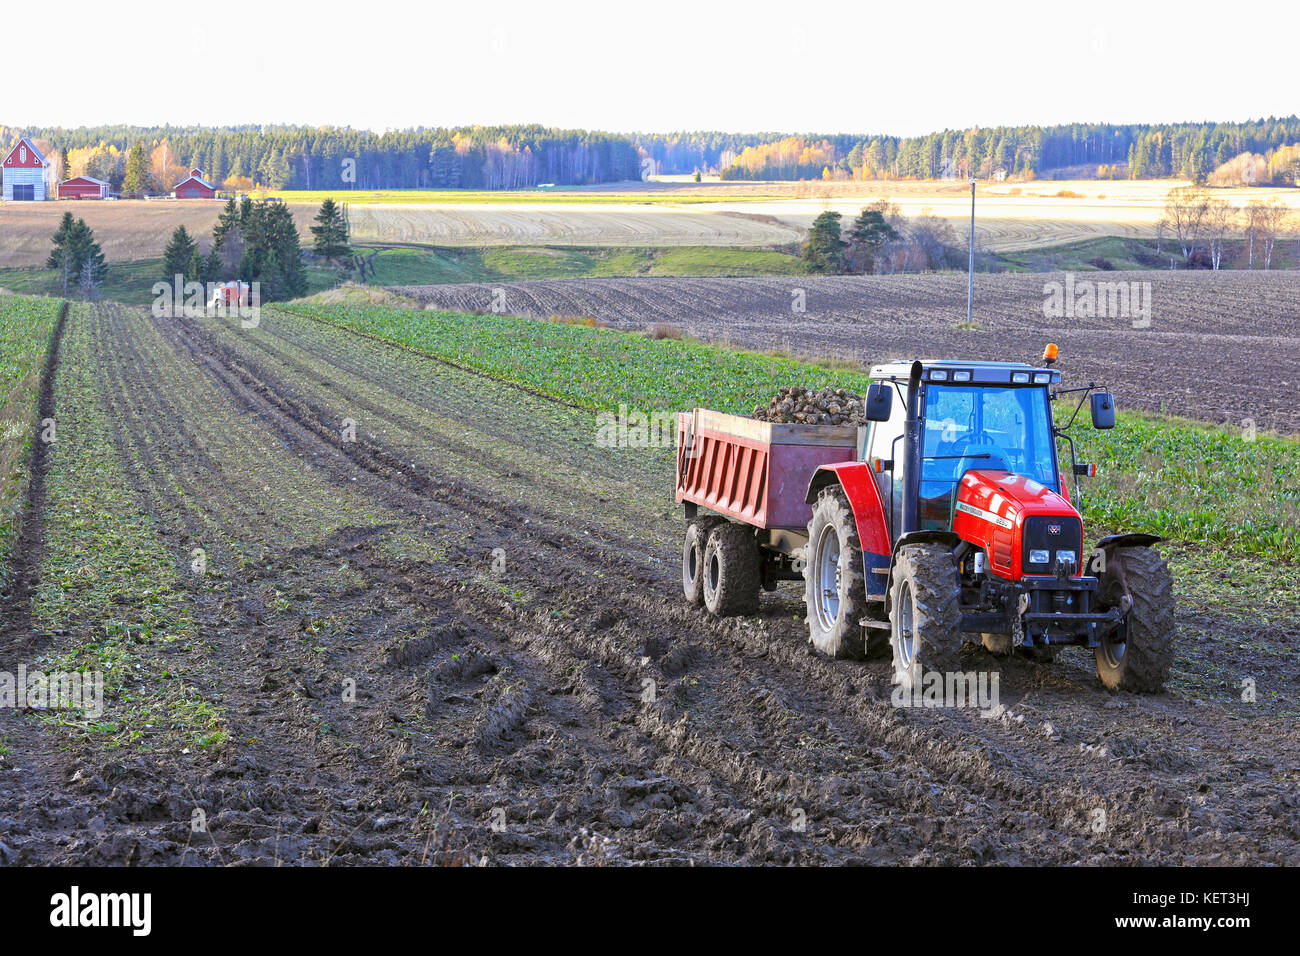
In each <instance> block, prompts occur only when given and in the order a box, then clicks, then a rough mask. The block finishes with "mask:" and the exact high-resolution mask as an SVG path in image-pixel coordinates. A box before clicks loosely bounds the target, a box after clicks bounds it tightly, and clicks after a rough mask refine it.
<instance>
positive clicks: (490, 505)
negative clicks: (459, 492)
mask: <svg viewBox="0 0 1300 956" xmlns="http://www.w3.org/2000/svg"><path fill="white" fill-rule="evenodd" d="M244 368H245V371H247V366H245V367H244ZM266 387H267V388H268V389H270V390H275V389H276V384H275V383H271V384H269V385H266ZM363 450H366V451H367V452H369V453H376V454H382V450H377V449H363ZM432 490H436V489H433V488H430V487H429V486H424V487H422V488H419V489H417V491H418V492H419V493H422V494H427V493H429V492H430V491H432ZM471 503H472V501H471V500H460V501H458V502H457V505H458V506H468V505H470V504H471ZM473 504H475V505H476V507H475V510H476V511H480V513H479V514H478V515H476V517H478V518H480V519H484V520H491V519H493V518H495V517H496V516H497V513H498V511H499V507H498V505H497V504H496V503H495V502H486V503H484V502H473ZM483 507H486V509H487V511H486V513H483V512H482V511H481V509H482V508H483ZM507 530H508V531H511V532H513V533H516V534H518V533H520V531H521V529H520V527H519V526H518V525H517V524H512V525H511V527H510V528H509V529H507ZM526 533H528V534H533V533H535V532H532V531H531V530H528V531H527V532H526ZM571 553H572V552H571ZM577 553H578V554H579V555H581V556H582V557H584V558H588V559H589V558H591V557H593V555H592V553H591V551H590V550H584V549H583V548H581V547H579V548H578V549H577ZM594 557H595V558H596V560H597V562H598V563H599V564H601V565H602V566H603V563H605V561H607V556H606V555H604V554H602V553H601V552H599V551H597V552H596V553H595V555H594ZM602 559H604V561H603V560H602ZM647 603H648V606H644V607H640V608H637V607H631V604H635V602H631V604H630V603H629V602H628V601H626V600H624V601H623V602H622V604H621V605H620V610H621V611H623V612H624V613H627V612H628V611H629V609H630V610H631V611H632V613H633V614H634V615H636V616H637V617H638V618H639V620H638V621H637V623H638V624H639V625H641V626H643V627H645V626H646V625H650V626H653V625H654V624H655V623H656V622H658V621H661V620H662V617H663V613H664V609H663V607H662V605H660V604H658V603H655V602H654V601H653V600H650V601H649V602H647ZM685 613H689V612H685ZM700 623H701V622H700V621H699V620H698V619H695V620H691V621H689V622H683V621H681V620H678V621H675V622H674V624H679V625H680V624H686V625H688V626H689V625H695V626H696V627H698V626H699V625H700ZM710 627H712V625H710ZM739 630H741V631H742V632H743V630H744V629H743V627H741V628H739ZM724 632H725V628H724ZM740 645H741V648H742V649H744V648H746V647H748V648H749V649H750V650H752V649H753V648H752V642H751V639H748V638H747V639H742V640H741V641H740ZM767 649H769V650H770V647H769V648H767ZM624 665H625V667H627V669H628V670H629V671H630V670H631V669H632V668H631V667H630V665H628V664H627V662H626V661H625V662H624ZM801 668H802V669H803V670H805V671H807V669H808V668H807V659H806V658H804V659H802V660H801V659H800V658H799V657H798V656H794V657H787V659H786V660H784V661H783V666H782V669H780V670H779V671H778V672H775V673H772V674H771V675H770V676H771V678H772V682H773V684H772V686H774V687H778V688H779V687H781V684H782V682H783V681H784V682H786V683H788V682H789V680H790V677H791V675H792V673H794V672H796V671H798V670H799V669H801ZM809 676H814V677H815V680H826V681H828V682H833V681H834V680H835V679H836V675H834V674H831V675H828V674H826V673H824V672H823V673H817V674H815V675H809ZM814 692H820V693H821V694H822V695H823V696H824V695H825V694H826V690H825V688H823V687H820V686H818V685H817V684H816V683H815V684H814ZM833 703H834V705H835V706H838V707H840V708H842V709H845V710H847V711H848V712H849V714H850V715H851V718H852V722H853V724H854V727H853V730H854V736H853V739H855V740H862V739H864V737H865V739H867V740H871V741H872V742H874V743H877V744H881V745H889V746H898V745H899V743H900V739H903V738H906V734H902V735H900V733H899V728H898V727H897V726H896V724H897V723H898V720H897V718H898V715H897V714H896V713H895V712H893V711H892V710H891V709H889V708H888V707H887V706H886V705H883V704H881V703H880V702H879V701H878V700H877V701H875V702H872V703H867V702H864V701H862V700H861V699H858V700H855V701H852V702H850V703H849V704H848V705H847V706H846V702H845V701H841V700H835V701H833ZM823 706H824V705H823ZM841 719H843V717H842V716H841ZM910 733H911V739H910V740H907V739H903V749H904V750H906V751H908V752H909V756H910V757H911V758H912V759H913V760H919V761H920V762H921V763H925V762H926V761H927V760H929V762H930V764H931V766H932V768H933V770H934V771H937V772H939V773H947V774H949V778H950V779H949V781H948V783H949V785H950V786H951V785H952V784H954V783H956V782H957V780H963V782H965V783H966V784H967V785H968V786H970V787H972V791H973V792H976V793H981V794H984V793H991V794H993V795H995V796H997V797H1000V798H1001V799H1004V800H1006V801H1007V802H1008V803H1011V804H1013V805H1016V806H1017V809H1016V812H1017V813H1019V814H1024V813H1025V812H1026V810H1025V809H1024V808H1025V807H1032V808H1039V807H1044V808H1047V809H1046V815H1047V817H1050V821H1051V822H1050V823H1048V824H1046V826H1045V827H1044V829H1047V830H1049V831H1050V829H1051V828H1052V827H1053V826H1059V827H1062V828H1066V829H1067V830H1070V831H1077V830H1078V829H1079V828H1080V827H1081V826H1082V821H1085V820H1086V819H1087V816H1086V815H1087V813H1088V812H1090V811H1091V810H1093V809H1095V808H1099V807H1101V808H1104V807H1107V806H1108V803H1109V802H1110V801H1109V800H1108V796H1109V794H1110V793H1111V791H1110V790H1109V788H1108V789H1107V790H1105V791H1102V790H1099V789H1094V788H1092V787H1086V788H1085V787H1080V786H1078V785H1077V784H1075V785H1072V786H1069V787H1061V786H1057V785H1045V784H1039V785H1038V787H1036V788H1035V787H1033V786H1026V785H1022V784H1020V783H1019V781H1018V778H1017V777H1016V774H1018V773H1022V772H1023V770H1024V768H1023V767H1018V766H1012V767H1010V768H1009V769H1008V770H1006V771H1003V772H1001V773H998V772H996V771H994V770H993V769H992V768H991V766H990V764H989V762H988V761H987V760H986V761H982V762H981V761H972V760H971V758H970V746H971V745H972V744H974V745H976V746H978V744H979V743H981V742H987V735H985V736H984V737H981V736H979V735H972V734H970V733H969V732H968V731H966V730H963V731H960V732H959V733H958V734H956V735H955V734H954V733H953V731H952V730H951V729H946V734H945V736H946V737H947V738H951V737H953V736H959V737H962V738H963V739H959V740H958V741H957V742H953V741H952V740H951V739H942V740H939V739H936V738H935V736H934V735H933V734H930V733H927V732H921V731H917V730H914V729H913V730H911V731H910ZM676 734H678V731H677V730H676V729H675V728H674V730H672V731H671V732H668V736H670V737H671V736H673V735H676ZM660 736H663V734H660ZM838 736H839V737H840V739H841V740H843V739H846V738H847V735H846V734H843V733H840V734H838ZM706 749H707V748H706ZM1031 754H1032V756H1033V762H1034V763H1037V762H1038V756H1039V755H1038V754H1037V753H1035V752H1031ZM1000 756H1003V755H1001V754H1000ZM769 775H770V771H769ZM732 776H733V778H735V777H736V776H737V775H735V774H733V775H732ZM744 776H745V774H744V773H741V774H739V777H741V778H743V777H744ZM753 776H755V777H757V778H760V779H761V777H762V776H763V771H762V770H761V769H760V770H755V771H754V772H753ZM1136 792H1137V794H1138V796H1139V797H1140V798H1144V799H1145V801H1146V802H1147V803H1148V804H1154V805H1155V806H1154V807H1153V808H1152V810H1144V811H1141V815H1139V816H1137V817H1136V819H1133V820H1132V822H1131V823H1130V824H1129V825H1127V826H1124V827H1122V829H1119V830H1118V831H1116V832H1115V833H1112V839H1111V841H1109V842H1111V843H1112V844H1113V843H1114V842H1116V841H1115V839H1114V837H1115V836H1116V835H1120V836H1122V835H1123V834H1124V833H1125V832H1126V831H1127V832H1131V834H1132V841H1131V842H1133V843H1135V844H1144V845H1138V846H1135V847H1134V849H1136V850H1137V851H1139V852H1147V853H1149V852H1159V851H1161V850H1166V851H1167V850H1170V849H1172V847H1173V846H1174V845H1175V844H1178V843H1181V842H1182V841H1184V840H1185V839H1186V837H1187V834H1186V832H1185V831H1184V830H1183V829H1182V828H1181V827H1180V826H1177V825H1175V826H1173V827H1169V826H1165V825H1163V824H1162V823H1161V821H1162V820H1166V819H1167V818H1168V816H1169V815H1170V814H1171V813H1173V814H1176V813H1177V811H1178V809H1179V804H1180V803H1181V798H1180V797H1179V796H1178V795H1177V794H1173V793H1168V792H1164V791H1163V790H1162V789H1161V788H1160V787H1159V786H1155V787H1146V788H1138V790H1137V791H1136ZM1028 812H1030V813H1034V812H1036V811H1034V810H1030V811H1028ZM1130 814H1131V810H1130ZM1115 816H1117V817H1119V818H1120V819H1121V820H1123V819H1124V814H1122V813H1116V814H1115Z"/></svg>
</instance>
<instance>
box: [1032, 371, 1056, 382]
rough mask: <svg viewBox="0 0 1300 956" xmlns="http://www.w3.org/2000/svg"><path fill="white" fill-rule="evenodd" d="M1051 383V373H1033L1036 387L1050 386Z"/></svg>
mask: <svg viewBox="0 0 1300 956" xmlns="http://www.w3.org/2000/svg"><path fill="white" fill-rule="evenodd" d="M1051 381H1052V373H1051V372H1035V373H1034V383H1035V384H1037V385H1047V384H1050V383H1051Z"/></svg>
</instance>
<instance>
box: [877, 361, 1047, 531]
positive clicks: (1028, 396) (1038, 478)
mask: <svg viewBox="0 0 1300 956" xmlns="http://www.w3.org/2000/svg"><path fill="white" fill-rule="evenodd" d="M919 364H920V366H921V373H920V378H919V382H918V383H917V395H916V409H917V419H916V424H917V430H918V432H919V441H918V449H917V450H918V451H919V455H918V456H917V461H916V463H915V468H914V471H913V475H914V477H915V482H916V498H917V511H916V526H915V528H914V529H913V530H918V531H951V530H952V528H953V521H954V519H955V517H956V515H957V504H958V502H957V498H958V489H959V488H960V486H961V482H962V479H963V477H965V476H966V475H967V474H968V473H970V472H971V471H976V470H978V471H982V472H990V473H992V472H1008V473H1011V474H1015V475H1020V476H1022V477H1024V478H1027V479H1030V480H1031V481H1034V482H1037V483H1038V484H1040V485H1042V486H1043V487H1044V488H1047V489H1050V490H1051V491H1053V492H1056V493H1063V489H1062V487H1061V475H1060V470H1059V468H1058V466H1057V460H1056V443H1055V442H1054V441H1053V432H1052V412H1051V403H1050V396H1049V394H1048V392H1049V388H1050V387H1051V386H1052V385H1055V384H1059V383H1060V381H1061V373H1060V372H1059V371H1056V370H1054V369H1042V368H1035V367H1034V366H1032V365H1024V364H1021V363H1016V362H959V361H931V362H921V363H919ZM912 365H913V363H910V362H909V363H904V362H893V363H890V364H887V365H878V366H876V367H875V368H873V369H872V371H871V377H872V378H873V379H874V380H876V382H877V383H878V386H879V387H880V388H882V389H891V390H894V391H896V392H897V394H896V395H891V396H890V401H889V402H888V404H889V406H890V415H889V417H888V419H886V420H883V421H877V422H873V424H872V426H871V430H870V433H869V434H868V437H867V447H866V458H867V460H868V461H869V462H873V464H874V470H875V471H876V474H877V476H878V478H877V483H878V486H879V488H880V492H881V497H882V498H884V499H885V500H886V501H888V502H890V503H891V506H890V508H889V512H890V516H891V519H892V520H891V529H890V530H891V538H897V536H898V535H899V534H901V533H902V532H901V528H902V525H903V521H902V517H903V516H902V508H903V501H904V498H905V497H906V496H905V495H904V494H903V489H904V487H905V486H906V484H907V483H908V482H909V481H911V480H912V479H913V476H909V475H908V467H907V466H908V458H907V456H906V455H904V454H903V450H904V448H905V441H904V439H905V437H906V435H905V433H906V428H907V406H908V398H907V394H906V390H907V387H908V382H909V379H910V377H911V374H912ZM877 401H878V404H879V403H880V401H881V400H880V399H879V398H878V400H877Z"/></svg>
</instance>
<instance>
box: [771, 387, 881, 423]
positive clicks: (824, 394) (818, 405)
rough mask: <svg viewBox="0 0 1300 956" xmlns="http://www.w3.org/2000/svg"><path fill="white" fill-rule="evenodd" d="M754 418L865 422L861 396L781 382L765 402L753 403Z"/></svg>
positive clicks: (819, 421)
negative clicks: (771, 396) (763, 403)
mask: <svg viewBox="0 0 1300 956" xmlns="http://www.w3.org/2000/svg"><path fill="white" fill-rule="evenodd" d="M753 417H754V418H756V419H758V420H759V421H763V422H778V423H780V424H784V425H865V424H867V418H866V414H865V413H864V411H863V406H862V396H861V395H858V394H856V393H854V392H851V391H849V390H848V389H845V388H819V389H811V388H804V387H802V386H800V385H783V386H781V388H779V389H777V392H776V396H775V397H774V398H773V399H772V400H771V401H770V402H768V403H767V404H766V405H756V406H754V414H753Z"/></svg>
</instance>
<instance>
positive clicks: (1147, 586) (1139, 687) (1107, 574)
mask: <svg viewBox="0 0 1300 956" xmlns="http://www.w3.org/2000/svg"><path fill="white" fill-rule="evenodd" d="M1099 591H1100V595H1101V601H1102V605H1103V606H1105V607H1117V606H1119V605H1120V604H1121V603H1122V601H1123V599H1124V596H1125V595H1128V596H1129V597H1130V598H1132V606H1131V607H1130V608H1129V612H1128V618H1127V629H1128V635H1127V640H1126V641H1125V642H1124V643H1123V644H1117V643H1114V642H1112V641H1110V640H1109V639H1103V641H1102V642H1101V644H1100V645H1099V646H1098V647H1097V649H1096V650H1095V651H1094V655H1095V656H1096V658H1097V676H1098V677H1100V678H1101V682H1102V683H1103V684H1105V685H1106V687H1107V688H1109V689H1110V690H1127V691H1134V692H1136V693H1157V692H1159V691H1161V690H1163V689H1164V686H1165V681H1166V680H1168V679H1169V669H1170V667H1171V666H1172V665H1173V661H1174V581H1173V575H1172V574H1170V573H1169V565H1168V564H1166V563H1165V559H1164V558H1162V557H1160V554H1159V553H1158V552H1156V551H1153V550H1151V549H1150V548H1145V547H1127V548H1115V549H1114V550H1113V551H1111V553H1110V554H1109V555H1108V557H1107V559H1106V570H1105V571H1103V572H1102V573H1101V581H1100V585H1099Z"/></svg>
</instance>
